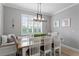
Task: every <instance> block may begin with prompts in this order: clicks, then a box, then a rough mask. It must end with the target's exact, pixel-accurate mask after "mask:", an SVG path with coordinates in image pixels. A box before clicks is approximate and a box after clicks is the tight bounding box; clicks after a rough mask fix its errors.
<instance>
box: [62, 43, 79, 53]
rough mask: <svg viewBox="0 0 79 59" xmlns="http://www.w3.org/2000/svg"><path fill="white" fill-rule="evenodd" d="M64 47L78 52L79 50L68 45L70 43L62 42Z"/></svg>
mask: <svg viewBox="0 0 79 59" xmlns="http://www.w3.org/2000/svg"><path fill="white" fill-rule="evenodd" d="M62 47H66V48H69V49H71V50H74V51H76V52H79V49H76V48H73V47H70V46H68V45H64V44H62Z"/></svg>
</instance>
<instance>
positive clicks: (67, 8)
mask: <svg viewBox="0 0 79 59" xmlns="http://www.w3.org/2000/svg"><path fill="white" fill-rule="evenodd" d="M76 5H78V3H75V4H72V5H69V6H67V7H65V8H63V9H61V10H59V11H57V12H56V13H54V15H56V14H58V13H60V12H63V11H65V10H67V9H69V8H71V7H74V6H76Z"/></svg>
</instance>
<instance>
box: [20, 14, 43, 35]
mask: <svg viewBox="0 0 79 59" xmlns="http://www.w3.org/2000/svg"><path fill="white" fill-rule="evenodd" d="M23 15H24V16H27V17H32V18H33V17H34V16H33V15H27V14H21V20H20V21H21V22H20V23H21V30H20V32H21V35H28V34H34V22H36V21H33V20H32V22H33V23H32V33H27V34H22V16H23ZM42 26H43V22H41V32H39V33H43V27H42Z"/></svg>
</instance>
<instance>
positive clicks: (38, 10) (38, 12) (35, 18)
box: [33, 3, 46, 22]
mask: <svg viewBox="0 0 79 59" xmlns="http://www.w3.org/2000/svg"><path fill="white" fill-rule="evenodd" d="M33 20H34V21H39V22H46V20H45V19H44V18H43V15H42V13H41V3H38V4H37V14H36V17H34V18H33Z"/></svg>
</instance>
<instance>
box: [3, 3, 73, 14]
mask: <svg viewBox="0 0 79 59" xmlns="http://www.w3.org/2000/svg"><path fill="white" fill-rule="evenodd" d="M73 4H74V3H42V5H41V8H42V13H45V14H48V15H53V14H56V13H58V12H59V11H61V10H63V9H64V8H67V7H69V6H71V5H73ZM4 5H5V6H9V7H14V8H20V9H24V10H29V11H32V12H35V11H37V3H6V4H4Z"/></svg>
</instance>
